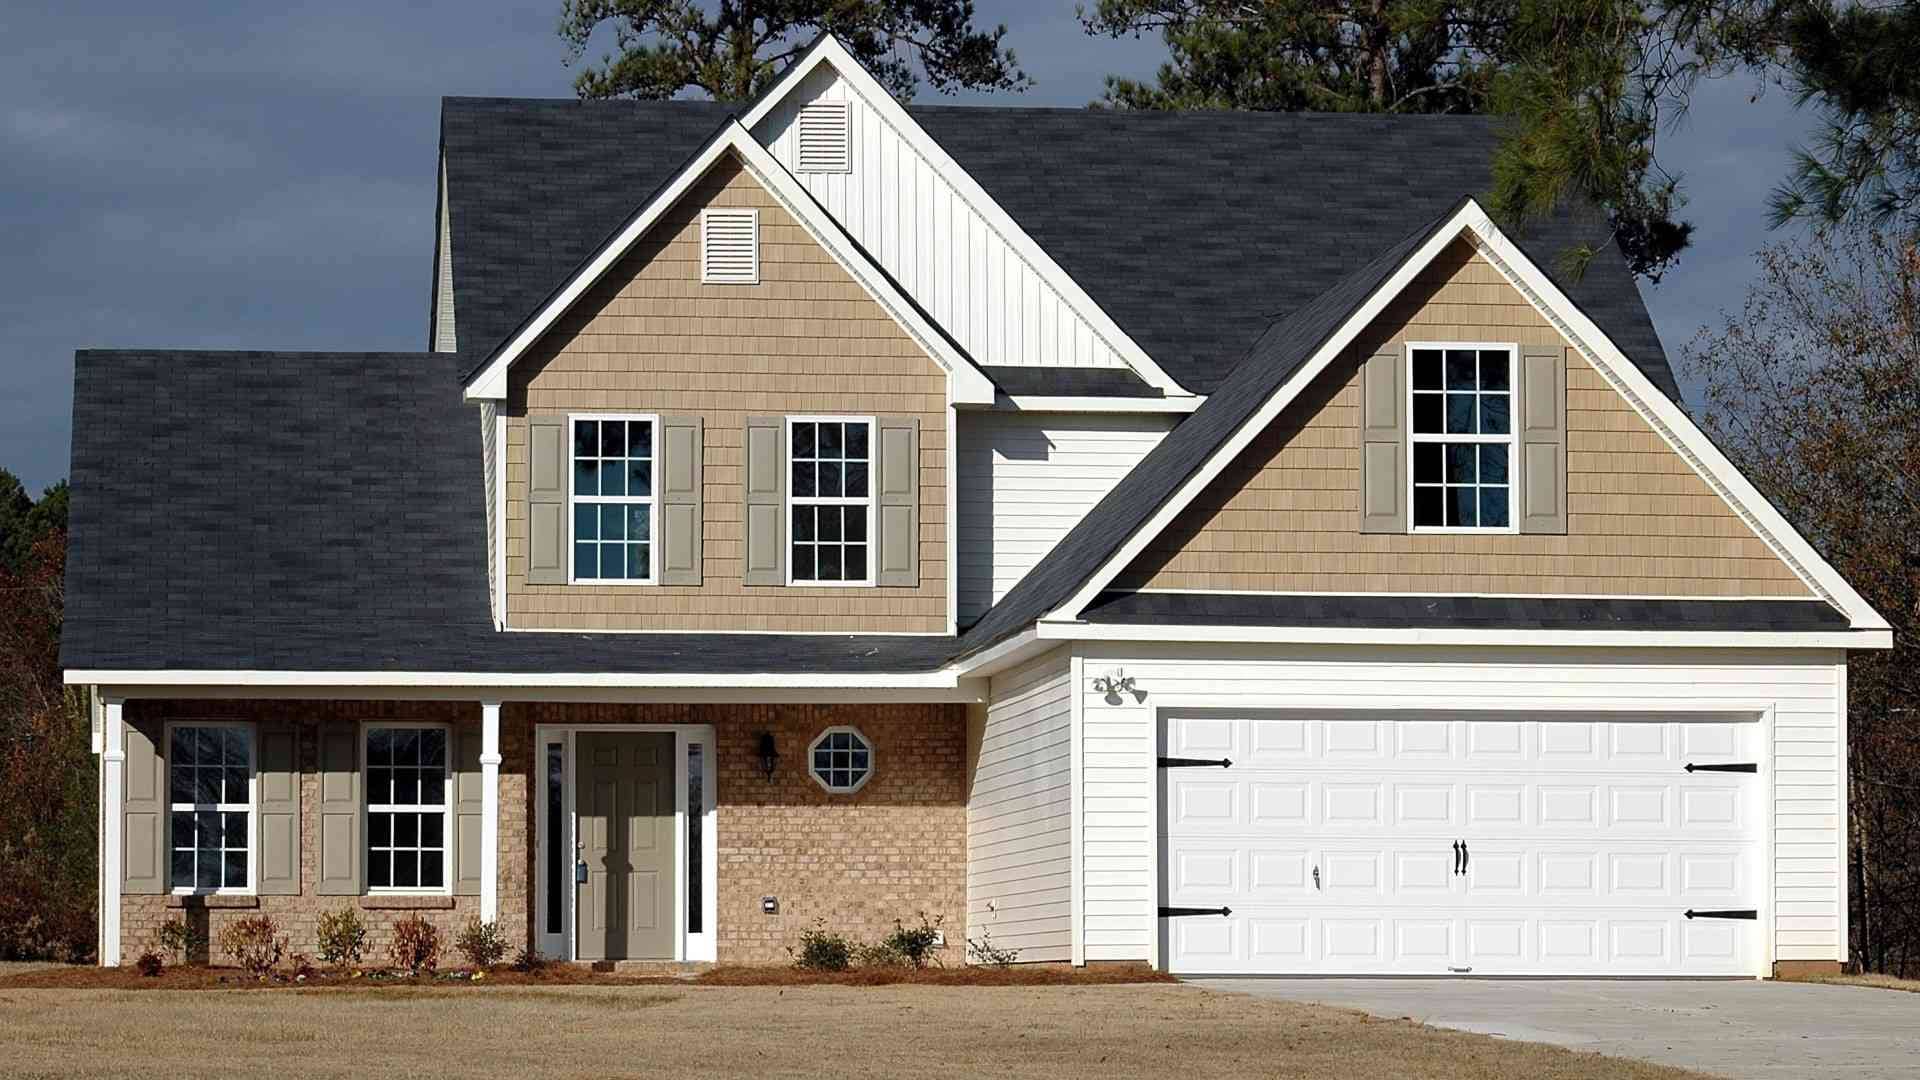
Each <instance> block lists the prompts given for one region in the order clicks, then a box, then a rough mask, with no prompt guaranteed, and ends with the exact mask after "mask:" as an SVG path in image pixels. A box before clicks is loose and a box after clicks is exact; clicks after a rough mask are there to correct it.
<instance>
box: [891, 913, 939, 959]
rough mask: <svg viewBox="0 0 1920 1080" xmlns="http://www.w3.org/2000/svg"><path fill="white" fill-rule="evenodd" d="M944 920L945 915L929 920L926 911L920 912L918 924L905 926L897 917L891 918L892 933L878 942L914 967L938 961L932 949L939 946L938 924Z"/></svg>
mask: <svg viewBox="0 0 1920 1080" xmlns="http://www.w3.org/2000/svg"><path fill="white" fill-rule="evenodd" d="M945 921H946V916H945V915H940V916H936V917H935V918H934V919H933V920H932V921H931V922H929V921H928V919H927V913H926V912H924V911H922V912H921V913H920V925H918V926H907V925H906V924H904V923H902V922H901V921H900V920H899V919H895V920H893V933H891V934H888V935H887V936H886V937H884V938H882V939H881V941H880V944H881V945H882V946H884V947H885V948H886V949H887V951H888V952H891V953H893V954H894V955H895V956H898V957H899V958H900V959H901V960H902V961H903V962H905V963H907V964H911V965H913V966H914V967H916V968H923V967H926V966H927V962H928V961H930V960H931V961H933V962H934V963H938V962H939V958H938V957H936V956H934V955H933V953H934V950H935V949H938V948H939V947H940V941H941V934H940V924H941V923H943V922H945Z"/></svg>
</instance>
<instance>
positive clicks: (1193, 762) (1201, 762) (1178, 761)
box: [1160, 757, 1233, 769]
mask: <svg viewBox="0 0 1920 1080" xmlns="http://www.w3.org/2000/svg"><path fill="white" fill-rule="evenodd" d="M1212 765H1218V766H1220V767H1221V768H1223V769H1231V768H1233V759H1232V758H1197V757H1163V758H1161V759H1160V767H1161V768H1163V769H1195V768H1202V767H1206V766H1212Z"/></svg>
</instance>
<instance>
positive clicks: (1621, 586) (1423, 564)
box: [1114, 238, 1814, 598]
mask: <svg viewBox="0 0 1920 1080" xmlns="http://www.w3.org/2000/svg"><path fill="white" fill-rule="evenodd" d="M1413 342H1421V343H1442V342H1473V343H1508V344H1512V345H1514V346H1517V347H1518V348H1519V349H1521V350H1525V351H1527V352H1529V353H1534V354H1537V353H1539V352H1540V350H1542V349H1543V348H1544V349H1551V350H1557V351H1558V352H1559V353H1560V354H1561V356H1562V357H1563V361H1562V362H1563V363H1564V367H1565V372H1566V384H1565V385H1566V403H1565V408H1566V421H1567V422H1566V439H1567V447H1566V468H1565V493H1566V494H1565V498H1566V511H1567V525H1566V532H1565V534H1564V535H1538V534H1527V535H1523V534H1519V533H1498V534H1489V533H1463V534H1441V535H1433V534H1421V533H1411V532H1407V531H1400V532H1394V533H1377V532H1374V533H1364V534H1363V533H1362V532H1361V531H1360V497H1361V477H1360V471H1361V460H1360V459H1361V399H1362V393H1363V388H1362V375H1363V367H1364V364H1365V362H1366V359H1367V358H1368V357H1371V356H1374V355H1376V354H1380V353H1388V352H1391V353H1395V354H1399V355H1402V356H1404V354H1405V351H1406V347H1407V346H1408V344H1409V343H1413ZM1114 584H1115V587H1117V588H1123V589H1150V590H1166V591H1173V590H1198V591H1221V592H1308V593H1313V592H1318V593H1333V594H1353V593H1432V594H1443V595H1463V594H1464V595H1525V596H1552V595H1568V596H1649V597H1651V596H1663V597H1796V598H1804V597H1810V596H1813V595H1814V594H1813V593H1812V592H1811V591H1810V590H1809V589H1808V587H1807V585H1806V584H1805V583H1804V582H1803V581H1802V580H1801V579H1800V578H1799V576H1798V575H1797V574H1795V572H1794V570H1793V568H1792V567H1790V566H1788V565H1787V564H1786V563H1785V562H1783V561H1782V560H1781V559H1780V557H1779V556H1778V555H1777V554H1775V553H1774V551H1772V550H1771V549H1770V547H1769V546H1768V544H1767V543H1766V541H1764V540H1763V539H1761V538H1760V537H1759V536H1758V535H1756V534H1755V533H1754V531H1753V530H1752V529H1751V528H1750V527H1749V526H1748V525H1747V523H1746V522H1745V521H1744V520H1742V518H1741V517H1740V515H1738V514H1737V513H1735V512H1734V510H1733V508H1732V507H1731V506H1730V505H1729V504H1728V503H1727V501H1726V500H1725V499H1723V498H1722V497H1721V495H1720V494H1719V493H1717V492H1716V491H1714V490H1713V489H1712V488H1711V487H1710V486H1709V485H1708V484H1707V482H1706V481H1705V480H1704V479H1702V478H1701V476H1700V475H1699V474H1698V473H1696V472H1695V471H1694V469H1693V468H1692V466H1690V465H1689V464H1688V463H1687V461H1686V460H1685V459H1684V458H1682V457H1681V456H1680V455H1679V454H1678V453H1676V452H1675V451H1674V449H1673V448H1672V447H1671V446H1669V445H1668V444H1667V442H1666V440H1665V439H1663V438H1662V437H1661V436H1660V435H1659V433H1657V432H1656V431H1655V430H1654V429H1653V428H1652V427H1651V426H1650V425H1649V423H1648V422H1647V420H1646V419H1645V418H1644V417H1642V416H1641V415H1640V414H1639V413H1638V412H1637V411H1636V410H1635V409H1634V407H1633V405H1632V404H1631V403H1630V402H1629V401H1627V399H1626V398H1624V397H1623V396H1621V394H1620V393H1619V392H1617V391H1616V390H1615V389H1614V388H1613V386H1612V385H1611V384H1609V382H1608V381H1607V380H1606V378H1605V377H1604V376H1603V375H1602V374H1601V373H1600V372H1599V371H1598V370H1596V369H1595V367H1594V366H1593V364H1592V363H1590V362H1589V361H1588V360H1587V358H1586V357H1585V356H1584V355H1583V354H1582V353H1581V351H1580V350H1579V349H1578V348H1577V347H1576V346H1575V345H1574V343H1573V342H1571V341H1569V340H1568V339H1567V338H1566V336H1565V335H1564V334H1562V332H1561V331H1560V330H1559V329H1557V328H1556V327H1555V326H1553V325H1552V324H1551V323H1549V322H1548V321H1547V320H1546V318H1544V317H1543V316H1542V315H1541V314H1540V312H1539V311H1537V310H1536V309H1535V308H1534V307H1533V305H1532V304H1530V303H1529V302H1528V300H1527V298H1526V297H1525V296H1523V295H1522V294H1521V293H1520V292H1519V291H1518V290H1517V289H1515V288H1514V287H1513V285H1512V284H1510V283H1509V282H1508V281H1507V279H1506V278H1505V277H1504V276H1503V275H1502V274H1501V272H1500V270H1499V269H1498V268H1497V267H1495V266H1494V265H1493V264H1492V263H1490V262H1489V261H1488V260H1487V258H1486V257H1485V256H1483V255H1482V254H1480V252H1479V251H1477V250H1476V248H1475V246H1474V245H1473V244H1471V243H1470V242H1469V241H1468V240H1467V239H1465V238H1460V239H1456V240H1454V241H1453V242H1452V243H1451V244H1449V245H1447V246H1446V247H1445V248H1444V249H1443V250H1442V251H1441V252H1440V253H1439V254H1438V255H1437V256H1436V257H1435V258H1434V260H1433V261H1432V262H1430V263H1428V264H1427V265H1426V266H1425V267H1424V268H1422V269H1421V270H1420V271H1419V273H1418V274H1417V275H1416V276H1415V277H1414V278H1413V280H1412V282H1411V283H1410V284H1409V285H1408V286H1407V288H1405V289H1404V290H1403V291H1402V292H1401V293H1400V295H1399V296H1397V297H1395V298H1394V299H1393V300H1392V301H1391V302H1390V303H1389V304H1388V305H1387V307H1386V308H1385V309H1384V310H1383V311H1382V312H1381V313H1380V314H1379V315H1377V316H1376V317H1375V318H1374V319H1373V320H1372V321H1371V322H1370V323H1369V324H1367V325H1366V327H1365V328H1364V329H1363V330H1361V331H1360V333H1359V334H1358V336H1357V337H1356V339H1355V340H1354V342H1353V343H1352V345H1350V346H1349V347H1348V348H1347V349H1345V350H1344V351H1343V353H1342V354H1341V356H1340V358H1339V359H1337V360H1336V361H1335V362H1334V363H1332V364H1331V365H1330V366H1329V367H1328V368H1327V369H1326V370H1325V371H1324V372H1322V373H1321V374H1320V375H1319V376H1318V377H1317V378H1315V379H1314V380H1313V382H1311V383H1310V384H1308V385H1307V386H1306V387H1305V389H1304V390H1303V392H1302V393H1301V394H1300V395H1299V396H1298V397H1297V398H1295V399H1294V400H1293V401H1292V402H1291V403H1290V404H1288V405H1287V407H1286V408H1285V409H1284V410H1283V411H1282V412H1281V413H1280V414H1279V416H1278V417H1276V418H1275V419H1274V420H1273V421H1272V422H1271V423H1270V424H1268V426H1267V427H1266V428H1265V429H1264V430H1263V431H1262V432H1261V433H1260V434H1259V435H1258V436H1257V437H1256V438H1255V439H1254V440H1253V441H1252V443H1251V444H1249V445H1248V446H1247V447H1246V449H1245V450H1243V451H1242V452H1241V453H1240V454H1239V455H1238V456H1237V457H1236V458H1235V459H1234V460H1233V462H1232V463H1231V464H1230V465H1229V466H1228V467H1227V468H1226V469H1224V470H1223V471H1222V472H1221V473H1220V474H1219V475H1218V476H1216V477H1215V478H1213V479H1212V480H1211V481H1210V482H1209V483H1208V484H1207V485H1206V486H1205V487H1204V488H1203V489H1202V490H1201V492H1200V493H1199V494H1198V496H1197V497H1196V498H1195V499H1194V501H1193V502H1192V503H1191V504H1190V505H1189V506H1188V507H1187V508H1186V509H1185V510H1184V511H1182V512H1181V514H1180V515H1179V516H1178V517H1177V518H1176V519H1175V520H1174V521H1173V522H1172V524H1171V525H1170V526H1169V527H1168V528H1167V529H1166V530H1164V531H1163V532H1161V533H1160V534H1159V535H1158V536H1157V537H1155V538H1154V539H1153V541H1152V542H1151V543H1150V544H1149V545H1148V546H1147V548H1146V550H1145V551H1143V552H1142V553H1141V554H1140V555H1139V556H1138V557H1137V558H1135V559H1134V560H1133V562H1132V563H1131V564H1130V565H1129V566H1128V567H1127V569H1126V570H1125V571H1124V572H1123V573H1122V574H1121V575H1120V576H1119V578H1118V579H1116V581H1115V583H1114Z"/></svg>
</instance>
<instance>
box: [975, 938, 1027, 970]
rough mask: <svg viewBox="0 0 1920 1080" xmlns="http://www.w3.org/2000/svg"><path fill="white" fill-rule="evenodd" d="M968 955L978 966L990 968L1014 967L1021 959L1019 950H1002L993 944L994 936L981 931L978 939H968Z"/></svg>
mask: <svg viewBox="0 0 1920 1080" xmlns="http://www.w3.org/2000/svg"><path fill="white" fill-rule="evenodd" d="M967 955H968V956H970V957H972V958H973V962H974V963H976V964H985V965H987V966H988V967H1012V966H1013V965H1014V963H1015V962H1016V961H1018V960H1019V959H1020V950H1019V949H1002V948H1000V947H999V946H997V945H995V944H994V943H993V935H992V934H990V933H987V932H986V931H984V930H983V931H981V933H980V936H979V937H978V938H968V939H967Z"/></svg>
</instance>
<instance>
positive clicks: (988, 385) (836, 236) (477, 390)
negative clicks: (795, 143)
mask: <svg viewBox="0 0 1920 1080" xmlns="http://www.w3.org/2000/svg"><path fill="white" fill-rule="evenodd" d="M729 152H731V153H733V154H736V155H737V156H738V157H739V158H740V160H741V163H742V164H743V165H745V166H746V169H747V171H748V172H750V173H752V174H753V177H754V179H755V180H756V181H758V182H759V183H760V185H761V186H762V187H764V188H766V190H767V191H768V193H769V194H771V195H773V197H774V198H776V199H778V200H779V201H780V203H781V205H782V206H783V207H784V208H785V209H786V211H787V212H788V213H789V214H791V215H792V216H793V218H794V220H795V221H798V222H799V223H800V225H801V227H802V228H804V229H806V230H807V232H808V234H809V235H811V236H812V237H813V238H814V240H815V242H817V243H818V244H819V245H820V246H821V247H823V248H825V249H826V250H827V251H828V252H829V253H830V254H832V255H833V257H834V259H835V261H837V262H838V263H839V264H840V266H841V268H842V269H844V270H845V271H846V272H847V274H848V275H849V276H851V277H852V278H853V279H854V280H855V281H857V282H859V283H860V286H861V287H862V288H863V289H865V290H866V291H867V294H868V295H869V296H872V297H873V299H874V301H875V302H876V303H878V304H879V305H880V306H881V307H882V308H884V309H886V311H887V313H888V314H889V315H891V316H892V317H893V319H894V321H895V322H897V323H898V324H899V325H900V327H901V328H902V329H904V330H906V331H907V333H908V335H909V336H911V337H912V338H913V339H914V340H915V342H916V343H917V344H918V345H919V346H920V347H921V349H923V350H924V351H925V352H926V354H927V355H928V356H930V357H932V358H933V361H934V362H935V363H937V364H939V365H940V366H941V368H942V369H944V370H945V371H946V373H947V398H948V400H949V401H950V402H952V403H954V404H962V405H990V404H992V403H993V395H994V388H993V382H992V380H990V379H988V378H987V377H986V375H985V374H983V373H982V372H981V371H980V369H979V368H978V367H976V366H974V364H973V362H972V361H971V360H969V359H967V358H966V357H965V356H963V355H961V353H960V352H959V350H958V349H956V348H955V347H954V346H953V344H952V343H951V342H950V341H949V340H948V339H947V338H946V336H945V335H943V334H941V333H940V332H939V331H938V330H936V329H935V328H934V327H933V325H932V324H931V323H929V322H928V321H927V319H926V318H925V317H924V316H923V315H921V314H920V312H919V310H918V309H917V308H915V307H914V305H913V304H912V302H911V301H909V300H908V299H907V297H906V296H905V295H904V294H903V293H901V291H900V289H899V288H898V287H897V286H895V285H893V284H892V283H891V281H890V280H889V279H888V278H887V276H886V275H885V274H884V273H882V272H881V271H880V270H879V268H878V267H876V266H874V265H873V263H872V260H871V259H869V258H867V256H866V255H865V254H863V253H862V252H860V251H859V250H858V249H857V248H855V247H854V246H853V245H852V243H851V242H850V241H848V239H847V237H846V234H845V232H843V231H842V230H841V228H840V226H839V225H838V224H837V223H835V222H834V221H833V220H832V219H831V218H829V217H828V216H827V213H826V211H825V210H823V209H821V207H820V204H819V203H817V202H815V201H814V199H813V196H811V195H809V194H807V192H806V190H805V189H804V188H802V187H801V186H800V185H799V183H798V182H797V181H795V180H794V178H793V177H792V175H791V174H789V173H788V172H787V170H786V168H785V167H784V166H782V165H781V164H780V163H779V162H778V161H775V160H774V158H773V155H772V154H770V153H768V152H767V149H766V147H763V146H761V145H760V144H759V143H758V142H757V141H755V140H754V138H753V136H752V134H751V133H749V132H748V131H747V129H746V128H744V127H742V126H741V124H740V121H739V120H737V119H733V120H728V121H727V124H726V127H724V128H723V129H722V130H721V131H720V133H719V134H718V135H717V136H715V137H714V138H713V139H712V140H711V141H710V142H708V143H707V145H706V147H705V149H703V150H702V151H701V152H700V153H699V154H698V155H696V156H695V157H694V159H693V160H692V161H690V162H688V163H687V165H686V166H685V167H684V168H682V169H681V170H680V172H679V173H678V174H676V175H675V176H674V178H673V179H672V180H671V181H669V182H668V183H667V186H666V187H664V188H662V189H660V191H659V193H658V194H656V195H655V196H654V198H653V199H652V200H651V201H650V202H648V203H647V205H646V206H645V207H644V208H642V209H641V211H640V213H638V214H636V215H635V216H634V218H633V220H632V221H630V222H628V223H627V226H626V227H625V228H623V229H621V230H620V232H619V233H618V234H617V235H615V236H614V237H613V239H611V240H609V241H608V242H607V243H606V244H605V245H604V246H603V247H601V249H600V251H599V252H598V253H597V254H596V255H594V257H593V258H592V259H591V260H589V261H588V263H587V265H586V266H584V267H582V268H581V269H580V270H579V271H577V272H576V273H575V274H574V276H573V277H572V278H571V279H569V280H568V282H567V284H566V285H565V286H564V287H563V288H562V289H561V290H560V291H559V292H558V293H556V294H555V295H554V296H553V298H552V299H551V300H549V301H547V303H546V304H545V305H544V306H543V307H541V309H540V311H539V312H538V313H536V314H535V315H534V317H533V318H532V319H531V320H529V321H528V322H527V324H526V325H525V326H523V327H521V328H520V330H519V332H518V333H516V334H514V336H513V337H512V338H511V339H510V340H509V341H508V342H507V344H506V345H505V346H504V347H502V348H501V349H500V351H499V352H497V353H495V354H494V357H493V359H492V360H489V361H488V362H487V366H486V367H485V368H483V369H482V370H481V371H480V372H479V373H478V374H476V375H475V376H473V378H471V379H469V380H468V381H467V386H466V397H467V400H469V401H475V400H481V399H494V400H505V398H506V396H507V370H508V369H509V368H510V367H512V366H513V363H514V361H516V360H518V359H519V358H520V357H521V356H523V355H524V354H525V353H526V352H527V350H528V349H530V348H532V347H533V345H534V343H535V342H537V341H539V340H540V338H541V337H542V336H543V335H544V334H546V332H547V331H548V330H550V329H552V327H553V324H554V323H555V322H558V321H559V319H560V317H561V316H562V315H564V314H566V312H567V311H568V310H569V309H570V308H572V307H573V305H574V304H575V303H576V302H577V301H578V300H579V299H580V297H581V296H583V295H585V294H586V292H587V290H589V289H591V288H593V286H594V285H595V283H597V282H598V281H599V280H600V278H601V277H602V276H604V275H605V274H606V272H607V271H608V270H610V269H612V268H613V266H614V265H615V264H616V263H618V262H619V261H620V259H621V258H622V257H624V256H625V255H626V253H627V252H628V251H630V250H632V248H633V245H634V244H636V243H638V242H639V240H640V238H641V237H643V236H645V235H646V234H647V231H648V230H649V229H651V228H652V227H653V226H654V225H655V224H657V223H658V222H659V220H660V218H661V217H662V216H664V215H665V214H666V212H667V211H668V210H670V209H672V207H673V206H674V205H675V204H676V203H678V202H679V201H680V199H681V197H682V196H684V195H685V194H686V193H687V191H688V190H689V189H691V188H692V187H693V185H694V184H695V183H696V182H698V181H699V180H700V178H701V177H703V176H705V175H706V174H707V171H708V170H709V169H711V168H712V167H713V165H714V163H715V162H717V161H718V160H719V159H720V157H721V155H723V154H726V153H729Z"/></svg>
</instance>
